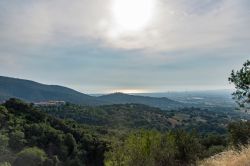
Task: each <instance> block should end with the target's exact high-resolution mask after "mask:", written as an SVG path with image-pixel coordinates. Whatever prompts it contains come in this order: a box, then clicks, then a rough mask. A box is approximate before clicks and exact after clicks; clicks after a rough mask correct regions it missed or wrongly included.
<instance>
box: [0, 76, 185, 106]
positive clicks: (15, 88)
mask: <svg viewBox="0 0 250 166" xmlns="http://www.w3.org/2000/svg"><path fill="white" fill-rule="evenodd" d="M9 98H19V99H22V100H24V101H28V102H41V101H49V100H62V101H66V102H70V103H74V104H82V105H91V106H93V105H108V104H127V103H137V104H145V105H148V106H151V107H158V108H161V109H174V108H180V107H182V106H183V103H181V102H177V101H174V100H170V99H168V98H166V97H162V98H156V97H146V96H135V95H128V94H123V93H114V94H109V95H103V96H100V97H94V96H90V95H86V94H84V93H80V92H78V91H75V90H73V89H70V88H67V87H63V86H58V85H45V84H41V83H38V82H34V81H30V80H24V79H17V78H10V77H3V76H0V102H1V101H4V100H7V99H9Z"/></svg>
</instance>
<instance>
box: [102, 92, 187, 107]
mask: <svg viewBox="0 0 250 166" xmlns="http://www.w3.org/2000/svg"><path fill="white" fill-rule="evenodd" d="M98 99H100V100H102V101H105V102H108V103H112V104H128V103H137V104H145V105H149V106H151V107H158V108H161V109H172V108H179V107H182V106H184V104H183V103H181V102H177V101H174V100H170V99H169V98H166V97H148V96H136V95H129V94H124V93H113V94H108V95H103V96H99V97H98Z"/></svg>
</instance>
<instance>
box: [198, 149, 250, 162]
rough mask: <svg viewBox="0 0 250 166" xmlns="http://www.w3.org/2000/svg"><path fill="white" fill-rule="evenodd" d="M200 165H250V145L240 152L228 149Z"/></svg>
mask: <svg viewBox="0 0 250 166" xmlns="http://www.w3.org/2000/svg"><path fill="white" fill-rule="evenodd" d="M198 165H199V166H250V146H249V147H247V148H243V149H242V150H241V151H240V152H237V151H234V150H228V151H226V152H223V153H220V154H218V155H215V156H213V157H210V158H208V159H206V160H204V161H201V162H200V163H199V164H198Z"/></svg>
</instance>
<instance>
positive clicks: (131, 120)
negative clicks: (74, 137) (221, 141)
mask: <svg viewBox="0 0 250 166" xmlns="http://www.w3.org/2000/svg"><path fill="white" fill-rule="evenodd" d="M39 109H41V110H42V111H44V112H46V113H49V114H51V115H53V116H56V117H59V118H63V119H64V118H67V119H73V120H75V121H77V122H79V123H81V124H86V125H91V126H99V127H103V128H105V129H117V130H120V131H121V130H128V129H129V130H132V129H150V130H152V129H153V130H157V131H167V130H169V129H173V128H181V129H184V130H186V131H191V130H192V129H195V130H196V131H197V132H199V133H200V134H206V133H210V132H213V133H218V134H225V133H226V130H227V125H228V124H229V123H230V122H232V121H239V120H241V119H242V118H245V119H250V116H248V115H245V114H242V113H240V112H235V111H228V110H225V111H223V110H221V111H216V110H209V111H208V110H204V109H199V108H193V107H191V108H182V109H178V110H169V111H162V110H160V109H158V108H153V107H149V106H146V105H140V104H116V105H106V106H98V107H89V106H80V105H74V104H70V103H67V104H65V105H61V106H40V107H39Z"/></svg>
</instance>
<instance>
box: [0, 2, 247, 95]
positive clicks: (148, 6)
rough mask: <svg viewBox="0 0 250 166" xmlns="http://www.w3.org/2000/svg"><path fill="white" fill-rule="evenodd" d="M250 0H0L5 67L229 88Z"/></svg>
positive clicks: (116, 87) (122, 84)
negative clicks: (230, 76) (229, 77)
mask: <svg viewBox="0 0 250 166" xmlns="http://www.w3.org/2000/svg"><path fill="white" fill-rule="evenodd" d="M247 59H250V1H249V0H105V1H104V0H71V1H69V0H1V1H0V75H4V76H10V77H18V78H25V79H31V80H35V81H38V82H42V83H46V84H59V85H65V86H68V87H71V88H74V89H77V90H80V91H82V92H85V93H103V92H114V91H123V92H150V91H168V90H199V89H221V88H223V89H224V88H230V86H229V84H228V81H227V78H228V76H229V74H230V71H231V70H232V69H238V68H240V67H241V65H242V63H243V62H244V61H246V60H247Z"/></svg>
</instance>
